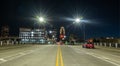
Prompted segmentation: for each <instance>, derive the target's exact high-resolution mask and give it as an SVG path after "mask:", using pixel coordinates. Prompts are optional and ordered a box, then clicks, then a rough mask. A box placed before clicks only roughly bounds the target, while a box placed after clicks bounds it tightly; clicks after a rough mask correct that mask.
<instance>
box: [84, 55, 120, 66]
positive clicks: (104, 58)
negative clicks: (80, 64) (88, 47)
mask: <svg viewBox="0 0 120 66" xmlns="http://www.w3.org/2000/svg"><path fill="white" fill-rule="evenodd" d="M86 54H88V55H91V56H93V57H96V58H98V59H101V60H103V61H106V62H109V63H111V64H113V65H116V66H120V64H118V63H115V62H117V61H115V60H113V59H112V60H111V59H110V58H107V57H104V56H97V55H95V54H94V53H86ZM113 61H114V62H113Z"/></svg>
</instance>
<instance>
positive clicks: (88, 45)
mask: <svg viewBox="0 0 120 66" xmlns="http://www.w3.org/2000/svg"><path fill="white" fill-rule="evenodd" d="M82 47H83V48H95V47H94V44H93V43H91V42H89V43H87V44H83V45H82Z"/></svg>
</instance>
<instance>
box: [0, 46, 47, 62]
mask: <svg viewBox="0 0 120 66" xmlns="http://www.w3.org/2000/svg"><path fill="white" fill-rule="evenodd" d="M47 47H48V46H45V47H44V48H47ZM44 48H40V49H39V48H37V49H35V50H26V51H23V52H19V53H17V54H15V55H11V56H7V57H3V58H1V61H4V62H0V64H2V63H5V62H8V61H11V60H13V59H17V58H19V57H22V56H25V55H28V54H31V53H33V52H35V51H38V50H42V49H44ZM5 59H7V60H5Z"/></svg>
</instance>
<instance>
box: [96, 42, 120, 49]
mask: <svg viewBox="0 0 120 66" xmlns="http://www.w3.org/2000/svg"><path fill="white" fill-rule="evenodd" d="M94 45H96V46H104V47H115V48H120V43H107V42H94Z"/></svg>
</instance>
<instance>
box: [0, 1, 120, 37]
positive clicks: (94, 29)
mask: <svg viewBox="0 0 120 66" xmlns="http://www.w3.org/2000/svg"><path fill="white" fill-rule="evenodd" d="M118 1H119V0H4V1H1V2H0V27H1V26H2V25H8V26H9V27H10V34H11V35H18V30H19V27H29V28H33V26H34V22H36V21H35V20H34V19H33V18H35V16H37V15H38V16H39V14H42V15H45V16H46V17H47V18H48V23H49V24H51V25H52V26H53V27H54V28H56V29H57V30H58V31H59V28H60V27H61V26H64V27H65V29H66V35H67V36H68V35H70V34H75V35H77V36H78V37H81V36H83V27H82V26H83V25H75V24H73V21H71V20H70V19H74V18H75V17H76V16H82V17H83V19H84V20H87V22H85V23H84V25H85V32H86V38H91V37H93V38H94V37H107V36H108V37H112V36H113V37H120V27H119V26H120V22H119V14H120V13H119V8H120V7H119V6H120V5H119V2H118ZM49 24H48V25H49ZM48 25H47V26H48ZM48 28H49V27H48Z"/></svg>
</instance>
